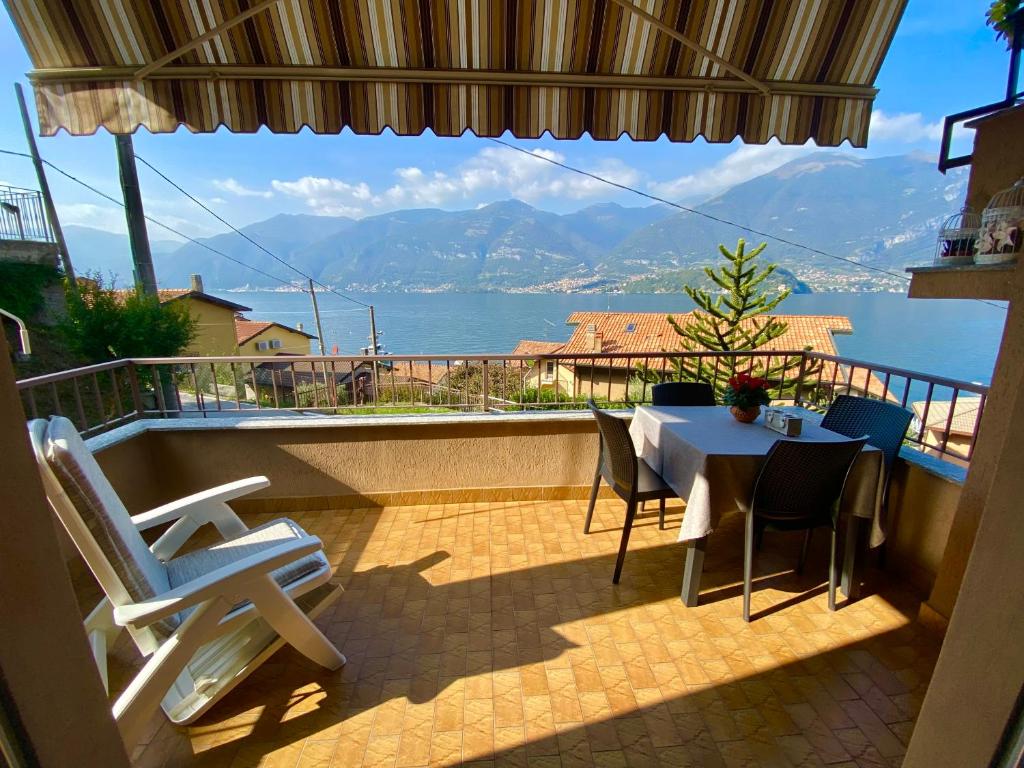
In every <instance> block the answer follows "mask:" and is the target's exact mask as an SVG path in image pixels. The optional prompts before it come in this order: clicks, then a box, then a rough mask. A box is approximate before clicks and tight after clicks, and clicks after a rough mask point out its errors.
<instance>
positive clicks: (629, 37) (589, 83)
mask: <svg viewBox="0 0 1024 768" xmlns="http://www.w3.org/2000/svg"><path fill="white" fill-rule="evenodd" d="M905 1H906V0H750V2H743V1H742V0H153V1H152V2H133V0H61V1H60V2H57V1H56V0H7V2H6V5H7V7H8V9H9V10H10V13H11V16H12V18H13V20H14V23H15V25H16V26H17V28H18V31H19V33H20V35H21V38H22V40H23V42H24V44H25V47H26V49H27V50H28V53H29V55H30V57H31V59H32V62H33V65H34V67H35V69H34V70H33V71H32V72H31V73H30V78H31V80H32V82H33V85H34V87H35V93H36V103H37V107H38V110H39V121H40V126H41V130H42V133H43V134H44V135H50V134H54V133H56V132H57V131H58V130H59V129H61V128H64V129H65V130H67V131H68V132H69V133H72V134H90V133H93V132H94V131H95V130H96V129H97V128H100V127H103V128H106V129H107V130H108V131H110V132H112V133H128V132H132V131H134V130H135V129H136V128H138V127H139V126H140V125H141V126H145V127H146V128H148V129H149V130H150V131H152V132H156V133H162V132H170V131H174V130H176V129H177V128H178V127H179V126H182V125H183V126H185V127H186V128H188V129H189V130H191V131H194V132H211V131H215V130H217V128H218V127H219V126H221V125H223V126H225V127H226V128H227V129H228V130H230V131H236V132H252V131H256V130H258V129H259V128H261V127H263V126H266V127H267V128H269V129H270V130H271V131H274V132H275V133H294V132H297V131H299V130H301V129H302V128H303V127H306V126H308V127H309V128H310V129H312V130H313V131H315V132H317V133H339V132H340V131H342V130H343V129H345V128H349V129H351V130H352V131H354V132H356V133H360V134H377V133H380V132H381V131H383V130H384V129H386V128H389V129H391V130H392V131H394V132H395V133H396V134H400V135H417V134H420V133H422V132H423V131H425V130H428V129H429V130H432V131H433V132H434V133H435V134H437V135H441V136H458V135H461V134H463V133H464V132H466V131H472V132H473V133H475V134H477V135H478V136H499V135H501V134H502V133H504V132H505V131H510V132H511V133H513V134H514V135H515V136H517V137H520V138H535V137H539V136H541V135H542V134H543V133H545V132H550V133H551V134H552V135H553V136H554V137H556V138H560V139H575V138H579V137H580V136H581V135H582V134H584V133H589V134H590V135H591V136H593V137H594V138H595V139H617V138H619V137H620V136H621V135H622V134H628V135H629V136H630V137H632V138H633V139H636V140H653V139H657V138H659V137H660V136H662V135H665V136H667V137H668V138H669V139H671V140H672V141H692V140H694V139H696V138H697V137H698V136H703V137H704V138H705V139H706V140H708V141H712V142H728V141H732V140H733V139H734V138H737V137H740V138H742V139H743V140H744V141H745V142H747V143H755V144H762V143H765V142H767V141H768V140H769V139H770V138H772V137H777V138H778V139H779V140H780V141H781V142H783V143H786V144H803V143H805V142H806V141H808V140H809V139H813V140H814V141H815V142H816V143H817V144H819V145H821V146H837V145H839V144H841V143H842V142H843V141H844V140H849V141H850V142H851V143H852V144H853V145H854V146H858V147H859V146H864V145H865V144H866V142H867V134H868V121H869V118H870V113H871V104H872V101H873V99H874V96H875V93H876V91H875V89H874V87H873V84H874V81H875V77H876V76H877V74H878V70H879V67H880V66H881V63H882V60H883V58H884V57H885V53H886V51H887V50H888V47H889V44H890V42H891V40H892V37H893V34H894V33H895V30H896V26H897V24H898V23H899V19H900V16H901V14H902V12H903V7H904V5H905Z"/></svg>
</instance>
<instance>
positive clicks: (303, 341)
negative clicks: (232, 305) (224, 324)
mask: <svg viewBox="0 0 1024 768" xmlns="http://www.w3.org/2000/svg"><path fill="white" fill-rule="evenodd" d="M315 338H316V336H312V335H310V334H308V333H306V332H305V331H304V330H302V325H301V324H300V325H299V326H297V327H295V328H290V327H289V326H287V325H282V324H281V323H277V322H274V321H272V320H250V319H248V318H246V317H242V316H241V315H239V316H237V317H236V318H235V340H236V344H237V349H238V354H239V355H268V356H269V355H279V354H282V353H285V354H292V355H309V354H312V348H311V342H312V341H313V339H315Z"/></svg>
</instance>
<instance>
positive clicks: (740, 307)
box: [668, 238, 815, 398]
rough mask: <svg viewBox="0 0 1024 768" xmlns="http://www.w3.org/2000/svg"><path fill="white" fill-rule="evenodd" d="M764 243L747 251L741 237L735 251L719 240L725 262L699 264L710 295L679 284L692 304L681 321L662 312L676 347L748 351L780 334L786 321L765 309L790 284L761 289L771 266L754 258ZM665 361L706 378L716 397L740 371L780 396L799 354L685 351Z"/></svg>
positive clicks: (680, 373)
mask: <svg viewBox="0 0 1024 768" xmlns="http://www.w3.org/2000/svg"><path fill="white" fill-rule="evenodd" d="M766 247H767V243H761V244H760V245H758V246H757V247H756V248H753V249H751V250H749V251H748V250H747V248H746V243H745V242H744V240H743V239H742V238H741V239H740V240H739V242H738V243H737V244H736V250H735V251H730V250H729V249H728V248H726V247H725V246H724V245H719V246H718V250H719V251H720V252H721V254H722V257H723V258H724V259H725V262H726V263H725V264H723V265H722V266H720V267H719V268H718V269H717V270H715V269H712V268H711V267H705V268H704V272H705V274H706V275H707V276H708V278H709V279H710V280H712V281H713V282H714V283H715V285H717V286H718V287H719V288H721V289H722V293H720V294H718V295H716V296H712V294H711V292H710V291H707V290H705V289H703V288H693V287H691V286H688V285H687V286H684V287H683V290H684V291H686V295H687V296H689V297H690V298H691V299H692V300H693V302H694V303H695V304H696V305H697V309H696V310H694V311H693V312H691V313H689V315H688V316H687V317H686V319H685V320H683V319H682V318H680V319H677V318H675V317H673V316H672V315H669V316H668V322H669V324H670V325H671V326H672V329H673V330H674V331H675V332H676V333H677V334H678V335H679V342H680V348H681V349H680V351H686V352H704V351H713V352H749V351H753V350H757V349H760V348H761V347H763V346H765V345H766V344H768V343H769V342H771V341H773V340H774V339H777V338H779V337H780V336H782V335H783V334H784V333H786V330H787V328H788V326H787V324H786V323H784V322H782V321H780V320H778V319H777V318H775V317H773V316H772V315H771V314H769V313H770V312H771V311H772V310H773V309H775V308H776V307H778V306H779V304H781V303H782V302H783V301H785V300H786V298H787V297H788V296H789V294H790V289H789V288H784V289H782V290H781V291H779V292H778V293H775V294H773V293H772V292H771V291H769V290H766V289H765V287H764V282H765V280H767V279H768V277H770V276H771V275H772V274H773V273H774V272H775V269H776V265H775V264H766V265H764V266H762V265H761V264H759V263H758V257H759V256H760V255H761V253H762V251H764V249H765V248H766ZM670 351H671V350H670ZM670 361H671V363H672V366H673V368H674V369H675V371H676V375H677V377H678V378H680V379H692V380H694V381H707V382H709V383H711V384H712V385H713V386H714V388H715V392H716V394H717V396H718V397H719V398H721V396H722V394H723V393H724V391H725V387H726V385H727V382H728V380H729V378H730V377H731V376H734V375H735V374H737V373H741V372H752V373H756V375H757V376H759V377H761V378H764V379H766V380H767V381H768V382H769V386H772V385H774V386H775V387H777V388H778V389H777V390H776V391H779V394H780V395H782V394H783V393H782V392H781V391H780V390H781V389H782V388H783V384H785V389H786V391H787V392H789V391H791V387H793V386H795V384H796V379H797V377H798V375H799V374H798V369H799V367H800V362H801V358H800V357H797V356H786V357H779V358H774V357H773V358H767V357H757V356H752V355H728V356H723V357H718V358H705V359H704V360H703V361H701V360H698V358H695V357H689V356H687V357H674V358H670ZM811 373H815V372H812V371H810V370H808V371H806V372H805V377H807V376H808V375H809V374H811Z"/></svg>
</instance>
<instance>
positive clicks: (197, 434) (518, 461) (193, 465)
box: [98, 414, 598, 512]
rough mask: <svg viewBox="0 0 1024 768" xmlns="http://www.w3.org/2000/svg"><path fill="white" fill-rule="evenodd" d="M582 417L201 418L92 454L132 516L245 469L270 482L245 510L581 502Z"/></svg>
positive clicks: (586, 428) (589, 464)
mask: <svg viewBox="0 0 1024 768" xmlns="http://www.w3.org/2000/svg"><path fill="white" fill-rule="evenodd" d="M581 416H584V414H570V415H568V416H566V417H564V418H548V417H542V418H536V417H526V418H522V417H500V416H481V415H477V416H458V417H455V418H454V419H453V418H441V419H436V418H419V419H395V418H391V419H388V418H380V419H372V420H371V419H362V423H360V418H359V417H357V418H355V419H351V418H350V419H347V420H345V421H344V422H343V423H340V424H338V425H337V426H334V425H324V421H325V420H322V419H321V420H305V421H306V422H307V423H308V422H313V423H314V424H316V425H315V426H288V427H283V428H265V429H264V428H260V429H252V428H245V429H220V428H217V427H216V426H215V425H216V424H217V420H210V421H209V422H207V428H203V429H187V430H175V429H159V430H152V431H147V432H145V433H143V434H140V435H137V436H135V437H132V438H131V439H129V440H127V441H124V442H119V443H117V444H115V445H113V446H111V447H109V448H105V449H103V450H101V451H99V452H98V458H99V460H100V463H101V465H103V467H104V469H105V470H106V471H107V473H108V475H109V476H110V478H111V480H112V482H113V483H114V485H115V487H116V488H117V490H118V492H119V493H121V494H123V496H122V497H123V498H124V499H125V502H126V503H127V504H128V506H129V509H131V510H132V511H133V512H134V511H140V510H142V509H145V508H149V507H152V506H154V505H156V504H160V503H162V502H164V501H169V500H171V499H174V498H177V497H180V496H183V495H186V494H188V493H192V492H194V491H198V490H201V489H203V488H208V487H210V486H213V485H217V484H219V483H224V482H228V481H230V480H234V479H238V478H240V477H247V476H250V475H266V476H267V477H268V478H270V480H271V483H272V485H271V486H270V488H267V489H265V490H264V491H261V492H260V493H259V494H255V495H254V496H252V497H249V499H248V500H245V501H242V502H240V503H239V505H238V506H239V508H240V509H243V510H251V511H257V510H266V509H273V510H275V511H282V512H285V511H288V510H291V509H334V508H345V507H356V506H367V505H393V504H422V503H430V502H433V501H440V502H451V501H489V500H493V501H500V500H505V499H525V498H534V499H537V498H578V497H579V496H580V495H581V494H586V493H589V489H590V484H591V481H592V480H593V477H594V467H595V465H596V462H597V450H598V441H597V432H596V427H595V425H594V422H593V420H592V419H589V418H580V417H581ZM296 421H298V420H296ZM173 423H174V422H163V424H167V425H173Z"/></svg>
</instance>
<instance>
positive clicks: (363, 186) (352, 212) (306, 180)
mask: <svg viewBox="0 0 1024 768" xmlns="http://www.w3.org/2000/svg"><path fill="white" fill-rule="evenodd" d="M270 186H271V187H272V188H273V189H274V191H275V192H280V193H281V194H283V195H287V196H289V197H297V198H300V199H301V200H303V202H305V204H306V205H307V206H308V207H309V208H311V209H312V210H313V211H314V212H315V213H317V214H319V215H321V216H352V217H354V218H357V217H359V216H363V215H365V214H366V211H367V207H368V206H371V207H372V206H374V205H377V204H378V203H379V198H375V197H374V195H373V193H372V192H371V191H370V187H369V185H368V184H367V183H366V182H365V181H360V182H357V183H355V184H349V183H348V182H346V181H342V180H341V179H328V178H323V177H320V176H303V177H302V178H300V179H295V180H294V181H280V180H279V179H274V180H273V181H271V182H270Z"/></svg>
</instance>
